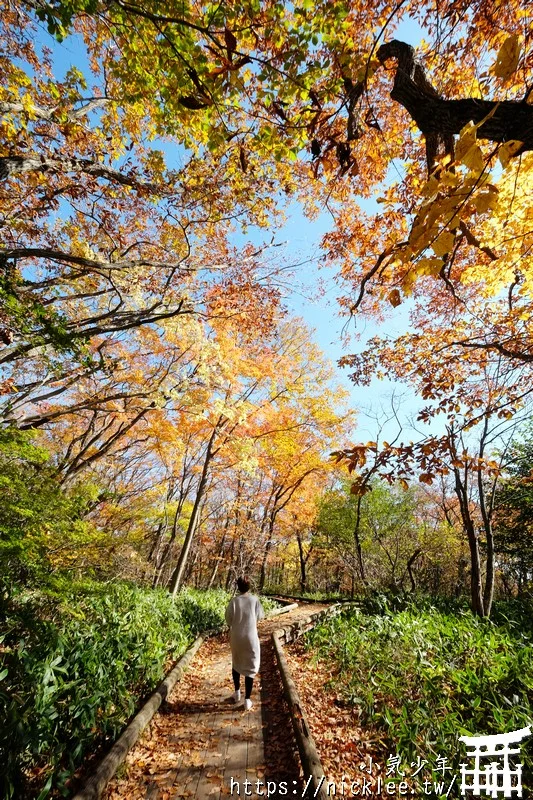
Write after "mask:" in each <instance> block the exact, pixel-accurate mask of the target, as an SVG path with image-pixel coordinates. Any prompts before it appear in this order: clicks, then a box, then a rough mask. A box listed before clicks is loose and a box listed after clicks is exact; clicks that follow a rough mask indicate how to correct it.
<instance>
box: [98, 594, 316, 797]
mask: <svg viewBox="0 0 533 800" xmlns="http://www.w3.org/2000/svg"><path fill="white" fill-rule="evenodd" d="M322 608H324V606H322V605H310V604H305V605H302V606H300V607H299V608H297V609H295V610H294V611H291V612H289V613H287V614H283V615H281V616H279V617H275V618H273V619H271V620H265V621H264V622H262V623H260V625H259V635H260V639H261V672H260V674H259V675H258V676H257V678H256V680H255V683H254V692H253V695H252V699H253V701H254V705H253V708H252V709H251V711H248V712H245V711H244V708H243V705H242V703H241V704H240V706H239V705H237V706H235V705H233V704H232V703H230V702H228V700H229V698H230V696H231V693H232V691H233V684H232V680H231V654H230V650H229V644H228V641H227V636H218V637H215V638H213V639H210V640H209V641H208V642H206V643H205V644H204V645H202V647H201V648H200V651H199V653H198V654H197V656H196V658H195V659H194V661H193V663H192V666H191V667H190V669H189V672H188V673H187V675H186V676H185V677H184V679H183V680H182V681H181V682H180V683H178V684H177V685H176V687H175V688H174V691H173V692H172V694H171V695H170V696H169V698H168V701H167V702H166V703H165V704H164V705H163V706H162V707H161V709H160V712H159V713H158V714H156V716H155V717H154V719H153V720H152V722H151V724H150V725H149V726H148V728H147V729H146V731H145V732H144V734H143V736H142V738H141V740H140V741H139V742H138V743H137V745H136V746H135V747H134V748H133V749H132V750H131V752H130V753H129V754H128V757H127V760H126V763H125V765H124V767H123V768H122V769H121V771H120V772H119V775H118V776H117V778H115V780H114V781H112V783H111V784H110V785H109V787H108V789H107V791H106V793H105V794H104V795H103V798H104V800H178V799H179V798H192V797H195V798H210V799H211V800H218V799H219V798H220V800H224V799H225V798H226V797H230V796H233V797H260V796H261V795H263V796H267V787H268V791H269V796H270V797H271V798H276V797H278V796H279V797H282V796H283V797H287V796H292V797H295V796H296V797H297V796H299V795H300V793H301V776H300V763H299V758H298V752H297V748H296V743H295V741H294V736H293V731H292V724H291V721H290V717H289V713H288V709H287V706H286V703H285V700H284V698H283V688H282V685H281V678H280V676H279V672H278V669H277V665H276V661H275V655H274V651H273V648H272V645H271V643H270V634H271V632H272V631H273V630H275V629H276V628H279V627H280V626H286V625H289V624H291V623H293V622H296V621H297V620H298V619H301V618H303V617H306V616H308V615H309V614H311V613H313V612H314V611H319V610H321V609H322ZM242 688H244V687H241V689H242ZM243 695H244V692H243ZM245 781H248V782H249V783H248V784H245ZM258 781H259V783H258ZM282 783H284V785H281V790H280V792H279V794H278V792H277V791H274V784H275V786H276V787H280V784H282ZM268 784H270V785H268Z"/></svg>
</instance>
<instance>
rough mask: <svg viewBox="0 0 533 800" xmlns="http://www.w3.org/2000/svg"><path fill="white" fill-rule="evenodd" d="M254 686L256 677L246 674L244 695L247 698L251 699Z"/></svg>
mask: <svg viewBox="0 0 533 800" xmlns="http://www.w3.org/2000/svg"><path fill="white" fill-rule="evenodd" d="M253 688H254V679H253V678H249V677H248V676H245V678H244V689H245V694H244V697H245V699H246V700H249V699H250V696H251V694H252V689H253Z"/></svg>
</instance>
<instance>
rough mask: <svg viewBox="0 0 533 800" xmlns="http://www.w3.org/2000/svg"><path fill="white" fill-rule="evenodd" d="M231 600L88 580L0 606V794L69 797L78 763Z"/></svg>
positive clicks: (219, 619)
mask: <svg viewBox="0 0 533 800" xmlns="http://www.w3.org/2000/svg"><path fill="white" fill-rule="evenodd" d="M228 599H229V596H228V595H227V594H226V593H225V592H223V591H221V590H214V591H209V592H200V591H195V590H191V589H186V590H184V591H182V592H181V593H180V594H179V595H178V597H177V598H176V600H175V601H174V600H173V599H172V598H171V596H170V595H169V594H168V592H166V591H163V590H161V591H152V590H149V589H143V588H139V587H134V586H132V585H128V584H124V583H116V584H98V583H96V582H86V583H83V584H76V585H75V586H72V587H70V589H69V590H65V589H64V587H61V591H58V592H54V591H51V590H48V591H38V590H36V591H28V590H24V591H21V592H18V593H17V592H16V591H15V592H14V594H12V595H11V596H9V597H7V596H5V595H4V598H3V608H2V611H3V621H2V623H1V627H0V760H1V763H2V771H1V772H2V777H1V778H0V796H1V797H2V798H3V800H10V798H21V797H38V798H39V800H44V798H45V797H48V796H51V795H52V794H54V795H59V796H66V795H67V794H68V788H67V787H68V779H69V777H70V776H71V775H72V774H73V772H74V771H75V770H76V768H77V767H78V766H79V764H80V763H81V762H82V760H83V758H84V757H85V756H86V755H87V754H89V753H91V752H93V751H94V750H95V749H96V748H97V747H99V746H101V745H103V744H105V743H106V742H108V741H110V740H112V739H114V738H115V737H116V736H117V734H118V733H119V732H120V731H121V729H122V728H123V727H124V725H125V723H126V722H127V721H128V719H129V718H130V717H131V716H132V715H133V713H134V712H135V711H136V708H137V707H138V705H139V703H140V701H141V700H142V699H143V697H145V696H146V695H147V694H149V693H150V692H151V691H152V690H153V689H154V688H155V686H156V685H157V683H158V682H159V681H160V680H161V678H162V677H163V675H164V673H165V671H166V670H167V669H168V668H169V666H170V663H171V662H172V661H174V660H175V659H177V658H178V657H179V656H180V655H181V654H182V653H183V652H184V651H185V650H186V648H187V646H188V645H189V644H190V643H191V642H192V640H193V639H194V638H195V637H196V635H197V634H198V633H199V632H200V631H202V630H206V629H212V628H220V627H221V626H222V624H223V619H224V610H225V607H226V604H227V602H228Z"/></svg>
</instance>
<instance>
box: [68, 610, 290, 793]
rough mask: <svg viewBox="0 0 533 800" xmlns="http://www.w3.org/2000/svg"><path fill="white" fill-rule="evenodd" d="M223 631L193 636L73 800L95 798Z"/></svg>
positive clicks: (272, 613) (266, 617) (276, 614)
mask: <svg viewBox="0 0 533 800" xmlns="http://www.w3.org/2000/svg"><path fill="white" fill-rule="evenodd" d="M295 608H298V603H291V604H289V605H285V606H283V608H276V609H274V611H271V612H270V613H269V614H266V615H265V619H270V618H271V617H276V616H278V615H279V614H286V613H287V612H288V611H294V609H295ZM225 630H227V627H226V626H225V625H224V626H223V628H222V631H225ZM222 631H221V630H218V629H214V628H213V629H212V630H208V631H204V632H203V633H202V634H201V635H200V636H198V637H197V639H195V641H194V642H193V644H192V645H191V646H190V647H189V649H188V650H186V651H185V653H184V654H183V655H182V656H181V658H180V659H179V661H178V662H177V664H176V666H175V667H174V668H173V669H172V670H171V671H170V672H169V673H168V675H167V676H166V678H165V679H164V680H163V681H162V682H161V683H160V684H159V686H158V687H157V689H156V690H155V691H154V692H153V693H152V694H151V695H150V697H149V698H148V700H147V701H146V703H145V704H144V705H143V707H142V708H141V709H140V711H138V712H137V714H136V715H135V716H134V717H133V719H132V720H131V722H130V723H128V725H127V726H126V728H125V729H124V730H123V732H122V733H121V735H120V736H119V738H118V739H117V741H116V742H115V743H114V745H113V746H112V747H111V749H110V750H109V752H108V753H107V755H105V756H104V758H103V759H102V760H101V761H100V763H99V764H98V766H97V767H96V769H95V770H94V772H93V773H92V774H91V775H90V776H89V777H88V778H87V780H86V781H85V782H84V783H83V785H82V787H81V789H80V790H79V791H78V792H77V793H76V794H75V795H74V796H73V797H72V800H98V798H99V797H100V796H101V795H102V793H103V792H104V790H105V788H106V786H107V784H108V783H109V781H110V780H111V779H112V778H113V777H114V775H115V773H116V771H117V770H118V768H119V767H120V765H121V764H123V763H124V761H125V760H126V756H127V755H128V752H129V751H130V750H131V748H132V747H133V745H134V744H136V742H137V740H138V739H139V736H140V735H141V733H142V732H143V730H144V729H145V728H146V726H147V725H148V723H149V722H150V721H151V719H152V718H153V716H154V715H155V713H156V711H157V710H158V709H159V706H160V705H161V703H162V702H163V701H164V700H166V698H167V697H168V696H169V694H170V692H171V691H172V689H173V688H174V686H175V685H176V683H177V682H178V681H179V680H180V679H181V678H182V677H183V674H184V673H185V671H186V670H187V668H188V666H189V664H190V663H191V661H192V660H193V658H194V656H195V655H196V653H197V652H198V650H199V648H200V646H201V645H202V643H203V642H204V641H205V640H206V639H208V638H209V637H210V636H215V635H216V634H217V633H221V632H222Z"/></svg>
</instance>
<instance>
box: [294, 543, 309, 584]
mask: <svg viewBox="0 0 533 800" xmlns="http://www.w3.org/2000/svg"><path fill="white" fill-rule="evenodd" d="M296 541H297V542H298V553H299V556H300V589H301V590H302V594H304V593H305V592H306V591H307V576H306V572H305V567H306V559H305V557H304V546H303V542H302V537H301V535H300V532H299V531H298V533H297V534H296Z"/></svg>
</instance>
